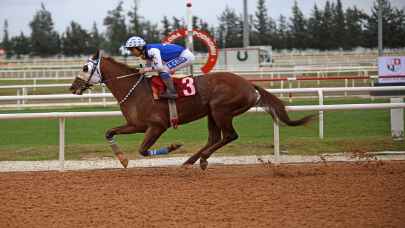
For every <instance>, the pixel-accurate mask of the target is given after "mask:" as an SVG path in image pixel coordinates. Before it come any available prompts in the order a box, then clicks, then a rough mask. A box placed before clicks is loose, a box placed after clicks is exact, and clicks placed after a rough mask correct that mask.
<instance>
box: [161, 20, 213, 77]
mask: <svg viewBox="0 0 405 228" xmlns="http://www.w3.org/2000/svg"><path fill="white" fill-rule="evenodd" d="M186 36H187V29H185V28H180V29H178V30H176V31H174V32H172V33H170V34H169V35H167V36H166V37H165V38H164V39H163V40H162V42H163V43H173V42H174V41H175V40H178V39H180V38H183V37H186ZM193 37H194V38H197V39H198V40H201V41H202V42H203V43H204V44H205V45H206V46H207V48H208V59H207V62H206V63H205V65H204V66H202V67H201V71H202V72H203V73H204V74H207V73H208V72H210V71H211V70H212V69H213V68H214V66H215V64H216V63H217V59H218V47H217V45H216V44H215V40H214V39H213V38H212V37H211V36H210V35H209V34H208V33H207V32H204V31H201V30H199V29H193Z"/></svg>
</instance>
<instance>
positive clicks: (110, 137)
mask: <svg viewBox="0 0 405 228" xmlns="http://www.w3.org/2000/svg"><path fill="white" fill-rule="evenodd" d="M145 130H146V127H144V126H134V125H128V124H127V125H123V126H119V127H115V128H111V129H109V130H107V132H106V133H105V138H106V139H107V141H108V142H109V143H110V146H111V149H112V151H113V152H114V154H115V156H117V158H118V160H119V161H120V162H121V164H122V166H124V168H126V167H127V166H128V159H127V158H126V157H125V155H124V152H122V151H121V149H120V148H119V147H118V145H117V143H116V142H115V140H114V136H115V135H119V134H132V133H143V132H145Z"/></svg>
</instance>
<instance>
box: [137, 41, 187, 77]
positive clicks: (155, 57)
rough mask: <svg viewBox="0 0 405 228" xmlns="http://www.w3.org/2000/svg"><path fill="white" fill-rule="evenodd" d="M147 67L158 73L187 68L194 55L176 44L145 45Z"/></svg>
mask: <svg viewBox="0 0 405 228" xmlns="http://www.w3.org/2000/svg"><path fill="white" fill-rule="evenodd" d="M145 57H146V60H147V65H150V66H152V68H153V70H156V71H158V72H168V73H169V72H170V71H171V70H177V69H180V68H183V67H185V66H188V65H190V64H191V63H192V61H193V60H194V55H193V54H192V53H191V52H190V51H189V50H188V49H185V48H184V47H182V46H180V45H177V44H147V45H145Z"/></svg>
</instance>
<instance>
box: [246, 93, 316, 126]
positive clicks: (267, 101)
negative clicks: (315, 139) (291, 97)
mask: <svg viewBox="0 0 405 228" xmlns="http://www.w3.org/2000/svg"><path fill="white" fill-rule="evenodd" d="M254 87H255V89H256V90H257V91H258V92H259V93H260V96H261V97H260V99H259V102H258V105H259V106H261V107H263V108H264V109H265V110H266V112H268V113H269V114H270V115H271V116H272V117H273V119H274V118H278V119H279V120H281V121H282V122H284V123H285V124H287V125H289V126H299V125H303V124H306V123H308V122H309V121H310V120H311V119H312V118H313V117H314V116H315V115H309V116H306V117H304V118H302V119H299V120H291V119H290V117H288V114H287V111H286V109H285V105H284V103H283V101H282V100H280V99H279V98H278V97H276V96H274V95H273V94H271V93H269V92H267V91H266V90H265V89H263V88H261V87H259V86H257V85H254Z"/></svg>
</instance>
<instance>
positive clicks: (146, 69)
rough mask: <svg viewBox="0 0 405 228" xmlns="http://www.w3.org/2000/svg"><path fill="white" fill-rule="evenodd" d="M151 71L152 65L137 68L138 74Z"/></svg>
mask: <svg viewBox="0 0 405 228" xmlns="http://www.w3.org/2000/svg"><path fill="white" fill-rule="evenodd" d="M151 71H153V68H152V67H144V68H140V69H139V73H140V74H145V73H148V72H151Z"/></svg>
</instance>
